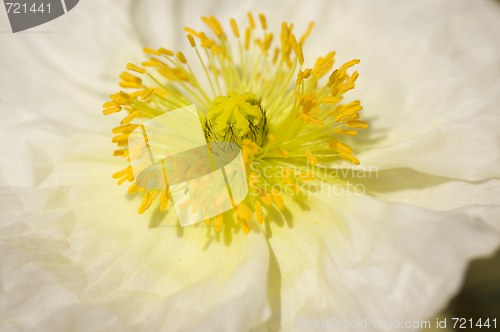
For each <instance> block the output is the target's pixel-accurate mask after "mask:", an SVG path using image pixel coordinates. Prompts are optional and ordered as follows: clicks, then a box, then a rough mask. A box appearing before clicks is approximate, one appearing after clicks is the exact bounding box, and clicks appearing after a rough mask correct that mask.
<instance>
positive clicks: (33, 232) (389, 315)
mask: <svg viewBox="0 0 500 332" xmlns="http://www.w3.org/2000/svg"><path fill="white" fill-rule="evenodd" d="M247 11H252V12H254V13H260V12H262V13H264V14H266V15H267V17H268V24H269V26H270V29H269V30H270V31H271V30H273V32H275V34H276V32H278V31H279V30H278V29H279V26H280V24H281V22H283V21H287V22H293V23H294V24H295V27H296V28H295V31H296V33H297V35H300V34H301V31H304V30H305V29H306V27H307V24H308V23H309V21H311V20H315V21H316V22H317V25H316V27H315V29H314V30H313V34H312V35H311V38H310V40H309V41H308V43H307V44H306V47H305V49H304V53H305V57H306V59H307V60H306V65H309V66H311V65H312V63H313V62H314V60H315V58H316V57H318V56H322V55H324V54H326V53H327V52H329V51H331V50H336V51H337V55H338V62H342V61H347V60H350V59H352V58H360V59H361V60H362V63H361V64H360V65H359V67H358V68H357V70H358V71H359V72H360V73H361V77H360V79H359V80H358V83H357V87H356V89H355V90H354V92H351V94H352V97H353V99H354V98H355V99H358V98H359V99H361V101H362V103H363V105H364V106H365V109H364V110H363V112H366V113H365V116H366V117H367V118H368V119H369V123H370V125H371V129H370V130H369V131H366V132H365V133H362V134H360V135H359V136H358V137H356V142H354V140H353V143H352V144H351V145H352V146H353V147H354V149H355V152H363V151H364V152H363V153H361V154H360V160H361V162H362V163H363V164H364V165H370V164H374V165H377V166H378V167H379V169H380V170H382V169H387V170H388V171H387V172H391V173H385V174H384V175H385V176H387V178H391V176H396V177H397V176H398V175H401V174H400V173H399V172H400V171H401V169H400V168H411V169H414V170H416V171H419V172H422V173H428V174H432V175H434V176H435V177H436V178H437V179H438V180H436V182H433V183H431V184H429V185H428V186H426V185H423V186H422V185H419V184H418V181H419V180H415V182H411V181H410V183H406V184H404V185H402V186H401V187H398V186H395V187H392V186H391V183H390V181H389V180H387V182H386V183H385V185H384V184H382V185H381V184H379V183H368V182H364V183H365V184H366V187H367V189H368V191H367V193H369V194H370V195H374V196H376V197H378V198H380V199H384V200H388V201H391V202H400V203H401V202H402V203H405V204H407V205H400V204H396V203H390V204H388V203H384V202H381V201H379V200H374V199H372V198H370V197H367V196H364V197H358V196H346V197H345V198H344V197H338V196H332V195H324V196H316V197H314V196H313V197H312V198H311V200H310V201H309V202H302V203H300V204H299V203H296V202H293V201H290V200H287V208H286V209H285V210H284V211H283V212H281V213H280V212H278V211H277V210H275V209H274V210H273V209H270V210H269V211H267V217H268V218H269V219H270V220H271V225H270V226H269V225H266V226H265V227H264V232H265V233H266V234H267V235H268V236H270V238H269V244H270V248H271V251H270V252H269V248H268V244H267V243H266V241H265V239H264V236H263V234H262V233H258V229H257V228H255V227H254V228H253V231H252V232H251V233H250V234H249V235H247V236H243V234H242V232H241V231H239V232H238V233H234V234H232V236H221V238H219V239H218V238H217V237H215V238H214V239H213V240H210V236H212V235H213V230H212V233H211V235H209V236H208V237H207V230H206V228H204V227H200V226H199V227H196V228H192V227H190V228H180V227H179V226H178V224H177V221H176V218H175V214H174V213H173V211H170V212H168V213H166V214H161V213H159V212H157V211H156V212H154V211H153V209H155V207H153V209H152V210H151V211H149V212H148V213H146V214H145V215H144V216H139V215H137V209H138V205H139V200H138V199H136V198H132V199H129V198H126V194H125V188H120V187H117V186H115V185H114V183H112V180H111V179H110V175H111V174H112V173H114V172H115V171H117V170H119V169H120V167H124V163H119V162H118V161H117V160H116V159H115V160H113V161H110V159H111V158H110V157H108V155H109V154H107V152H106V153H105V152H104V151H111V150H112V149H113V147H112V145H111V143H109V137H107V136H105V133H106V132H107V131H108V130H109V128H111V127H112V126H113V123H117V122H118V121H119V120H117V119H119V116H118V117H113V116H111V117H107V118H103V117H102V116H101V115H100V106H101V105H102V103H103V102H104V101H106V99H107V97H106V96H107V95H108V94H109V93H110V92H115V91H116V89H117V87H116V76H117V75H119V73H120V72H121V71H122V70H123V69H124V68H125V64H126V63H127V62H137V63H139V62H140V61H141V57H140V56H141V48H142V47H144V46H147V47H153V48H156V47H160V46H163V47H165V48H168V49H172V50H175V51H178V50H181V51H183V52H186V53H187V51H186V50H187V49H188V48H189V45H188V42H187V39H185V36H184V32H183V31H182V30H181V29H182V28H183V27H185V26H189V27H192V28H194V29H201V28H203V29H206V27H205V26H204V24H203V23H202V22H201V20H200V19H199V16H202V15H203V16H210V15H214V16H216V17H217V18H218V19H220V21H221V22H222V23H223V24H225V28H226V29H227V28H228V24H227V23H228V21H229V18H232V17H234V18H235V19H237V20H238V22H246V12H247ZM499 15H500V13H499V9H498V5H497V4H496V3H493V2H488V1H474V2H461V3H456V2H455V1H419V2H411V3H410V2H400V1H379V2H376V3H374V2H370V1H356V2H354V1H337V2H329V1H323V2H317V3H315V4H314V5H311V4H310V3H307V2H300V3H295V4H291V3H289V2H286V3H284V2H283V3H276V2H270V1H248V2H243V3H241V4H238V6H235V5H234V2H229V1H217V2H215V1H204V2H202V3H200V2H190V1H185V2H184V1H183V2H174V1H172V2H156V1H148V2H140V3H139V2H131V3H129V2H112V1H102V2H100V3H99V6H96V5H95V3H90V2H88V1H87V2H85V1H83V2H80V3H79V4H78V6H77V7H76V8H75V10H73V11H71V12H70V13H68V14H66V15H65V16H63V17H61V18H59V19H58V20H54V21H53V22H50V23H48V24H46V25H44V26H42V27H43V29H45V28H46V29H47V30H49V29H54V30H56V31H57V33H54V34H38V35H31V34H24V35H23V34H16V35H15V36H11V35H8V36H7V35H4V36H0V41H1V43H2V47H3V48H2V49H4V46H5V49H6V50H8V51H3V52H1V53H0V64H1V69H2V76H0V86H2V92H1V96H0V102H1V104H0V107H1V110H2V117H3V118H2V128H3V129H4V130H2V132H1V133H0V153H2V159H1V160H0V184H1V188H0V198H1V200H0V204H1V210H0V211H1V213H0V228H1V231H0V253H1V254H0V265H1V266H2V270H1V272H0V324H3V326H2V328H5V329H12V330H20V331H22V330H33V329H35V328H36V329H37V330H40V331H44V330H47V331H54V330H55V331H57V330H61V331H66V330H75V331H78V330H81V331H97V330H99V331H102V330H111V331H151V330H164V331H186V330H189V331H191V330H193V331H197V330H199V331H211V330H213V331H244V330H247V329H251V328H253V327H257V330H260V329H263V330H265V329H266V328H267V327H271V329H278V328H279V327H281V328H282V330H285V331H288V330H290V331H293V330H296V329H298V319H299V318H301V317H304V318H305V319H309V320H323V319H326V320H328V319H330V318H332V317H338V318H341V319H351V318H353V319H355V318H364V317H370V316H371V317H373V318H377V317H379V318H380V319H393V320H394V319H400V320H405V319H410V320H413V319H424V318H428V316H430V315H432V314H433V313H434V312H435V310H437V309H439V308H440V307H442V306H443V305H444V304H445V303H446V301H447V300H448V299H449V298H450V296H451V295H452V294H453V292H454V291H456V290H457V287H458V285H459V282H460V280H461V275H462V273H463V271H464V268H465V266H466V264H467V262H468V261H469V260H470V259H471V258H473V257H476V256H478V255H484V254H487V253H489V252H491V251H492V250H493V249H494V248H495V247H496V246H497V245H498V242H499V235H498V231H499V225H498V221H497V220H495V216H496V215H498V213H499V211H498V207H497V206H494V205H498V204H497V203H496V202H498V200H497V199H496V198H497V197H498V181H497V180H492V179H490V178H494V177H498V169H500V168H499V167H498V166H499V165H498V163H499V152H498V143H499V142H498V130H499V129H498V128H500V127H499V126H498V125H497V122H498V121H499V120H498V110H497V108H496V106H495V105H497V104H498V101H499V99H498V91H499V83H498V82H497V76H498V66H499V64H498V61H497V55H498V54H499V51H500V50H498V47H499V44H498V43H497V42H496V38H497V35H498V32H499V24H500V23H499V22H500V21H499V20H498V17H499ZM70 19H71V20H74V21H75V22H73V23H74V24H67V22H64V21H63V20H70ZM245 25H246V24H245ZM42 27H39V28H37V30H43V29H42ZM62 27H63V28H62ZM241 29H242V27H240V30H241ZM12 37H15V38H12ZM275 38H276V37H275ZM82 129H83V130H82ZM358 142H361V143H362V145H359V143H358ZM3 156H6V157H3ZM403 172H408V170H405V171H403ZM389 174H392V175H389ZM411 174H414V173H411ZM403 175H404V173H403ZM444 177H447V178H446V179H445V178H444ZM429 178H431V179H433V178H432V177H429V176H423V177H422V181H424V180H426V181H427V180H428V181H431V182H432V180H429ZM449 178H456V179H462V181H460V180H450V179H449ZM383 180H384V178H381V181H383ZM464 180H469V181H479V180H480V181H481V182H467V181H464ZM440 181H441V182H440ZM410 204H411V205H417V206H419V207H420V208H418V207H411V206H409V205H410ZM233 231H234V232H236V230H233ZM229 242H230V245H229ZM269 306H270V309H271V310H270V309H269Z"/></svg>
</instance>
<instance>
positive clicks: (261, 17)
mask: <svg viewBox="0 0 500 332" xmlns="http://www.w3.org/2000/svg"><path fill="white" fill-rule="evenodd" d="M259 19H260V23H261V24H262V29H264V30H266V29H267V22H266V17H265V16H264V14H259Z"/></svg>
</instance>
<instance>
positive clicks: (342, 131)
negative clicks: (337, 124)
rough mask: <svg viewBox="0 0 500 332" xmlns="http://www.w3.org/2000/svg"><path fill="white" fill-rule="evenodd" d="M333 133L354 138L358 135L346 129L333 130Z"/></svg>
mask: <svg viewBox="0 0 500 332" xmlns="http://www.w3.org/2000/svg"><path fill="white" fill-rule="evenodd" d="M333 132H334V133H335V134H341V135H349V136H356V135H357V134H358V132H357V131H356V130H347V129H335V130H334V131H333Z"/></svg>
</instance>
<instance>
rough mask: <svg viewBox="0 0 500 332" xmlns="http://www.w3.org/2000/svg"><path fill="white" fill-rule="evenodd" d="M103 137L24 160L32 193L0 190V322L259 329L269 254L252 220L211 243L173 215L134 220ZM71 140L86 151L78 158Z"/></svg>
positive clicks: (49, 326) (21, 187)
mask: <svg viewBox="0 0 500 332" xmlns="http://www.w3.org/2000/svg"><path fill="white" fill-rule="evenodd" d="M49 138H50V136H49ZM40 139H41V141H42V142H43V137H41V135H40ZM103 139H105V138H104V137H102V136H101V137H99V136H95V135H93V134H84V133H82V134H80V135H74V136H72V137H71V138H70V143H71V144H70V145H69V147H68V150H64V149H63V148H62V147H61V145H62V144H64V145H66V144H67V143H63V142H59V144H57V143H52V144H51V147H52V148H55V149H58V150H59V151H61V150H62V151H64V152H65V154H64V155H65V157H64V158H62V159H59V160H58V162H57V163H54V162H53V161H51V160H49V159H47V158H44V156H41V157H40V158H39V160H38V161H39V163H31V164H30V165H31V166H32V169H31V172H33V173H35V174H37V173H38V172H42V173H44V174H42V175H40V176H43V181H41V182H40V183H38V184H37V185H38V188H33V183H30V182H29V181H27V182H26V183H24V184H18V185H17V186H15V185H9V186H3V187H2V188H1V193H0V196H1V197H2V201H1V205H2V206H1V211H2V213H1V215H0V228H1V232H0V234H1V235H0V238H1V240H0V252H2V255H0V261H1V262H0V265H1V266H2V270H1V272H0V280H1V285H2V286H1V289H2V294H1V295H0V312H1V314H0V324H3V327H7V326H14V325H15V326H16V328H17V329H18V330H33V329H34V328H36V329H37V331H54V330H62V331H64V330H70V329H71V330H73V329H76V330H78V331H97V330H103V329H104V330H112V331H123V330H127V329H128V330H137V331H151V330H155V331H185V330H190V331H244V330H246V329H250V328H252V327H253V326H254V325H258V324H260V323H262V322H264V321H266V320H267V319H268V318H269V315H270V310H269V306H268V304H267V296H268V295H267V269H268V264H269V250H268V244H267V242H266V240H265V238H264V236H263V234H262V232H261V231H260V229H259V228H258V227H257V226H256V224H253V225H252V228H253V230H252V231H251V232H250V234H248V235H246V236H245V235H244V234H243V232H242V231H241V228H239V227H237V228H233V227H226V228H225V229H224V231H222V232H221V233H220V234H215V235H214V229H213V228H210V230H208V229H207V228H206V227H205V225H204V224H203V223H201V224H197V225H196V227H185V228H181V227H180V226H179V225H178V221H177V217H176V214H175V211H174V209H173V208H170V209H169V210H167V211H168V212H164V213H160V212H159V210H158V209H157V207H153V208H152V209H151V210H150V211H148V212H147V213H146V214H145V215H143V216H140V215H138V214H137V209H138V204H139V202H140V200H139V199H137V198H135V199H130V198H128V199H127V198H126V197H127V196H129V195H127V194H126V192H124V188H122V187H118V186H115V185H114V184H113V183H112V182H111V179H110V175H111V174H112V173H114V172H115V171H116V170H117V168H116V163H108V164H106V163H103V162H102V161H101V160H100V159H102V157H104V156H105V155H106V154H108V153H107V151H106V150H107V147H106V145H105V144H103V141H102V140H103ZM78 141H81V142H82V143H83V144H87V145H91V146H90V147H87V148H88V149H90V150H92V151H94V155H93V156H92V157H86V158H82V156H78V154H79V153H81V152H82V151H79V145H78V144H77V143H78ZM21 148H22V146H21ZM34 148H37V147H36V146H35V147H34ZM72 151H73V152H72ZM0 152H2V153H3V152H5V151H0ZM17 153H18V155H22V154H24V152H22V151H17ZM26 154H29V152H27V153H26ZM53 156H54V155H52V157H53ZM75 157H77V158H75ZM44 163H50V164H51V170H50V171H49V172H48V174H45V173H47V169H46V168H43V167H40V165H43V164H44ZM2 169H5V168H4V167H2ZM23 171H24V173H26V174H24V175H25V176H27V177H28V178H30V177H31V175H30V171H29V170H28V169H27V168H25V169H24V170H23ZM21 175H22V172H21V174H18V175H17V176H21ZM7 176H9V174H5V173H2V176H1V179H5V177H7ZM35 177H36V176H35ZM249 322H250V323H249ZM3 327H2V328H3ZM2 328H0V329H2Z"/></svg>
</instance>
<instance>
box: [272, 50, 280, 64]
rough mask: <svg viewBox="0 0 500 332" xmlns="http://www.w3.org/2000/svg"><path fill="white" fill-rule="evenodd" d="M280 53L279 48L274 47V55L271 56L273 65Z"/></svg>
mask: <svg viewBox="0 0 500 332" xmlns="http://www.w3.org/2000/svg"><path fill="white" fill-rule="evenodd" d="M279 54H280V49H279V48H278V47H276V49H275V51H274V57H273V65H274V64H276V61H277V60H278V55H279Z"/></svg>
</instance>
